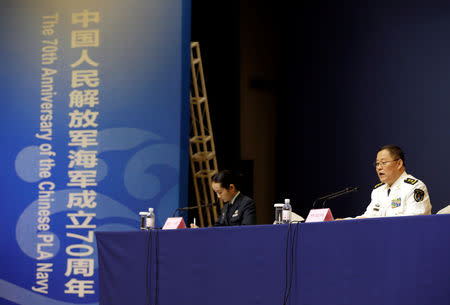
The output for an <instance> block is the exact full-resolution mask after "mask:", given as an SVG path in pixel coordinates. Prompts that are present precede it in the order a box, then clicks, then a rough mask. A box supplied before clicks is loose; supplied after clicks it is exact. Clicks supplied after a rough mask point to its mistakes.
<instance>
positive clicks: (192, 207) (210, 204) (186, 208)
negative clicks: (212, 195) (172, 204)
mask: <svg viewBox="0 0 450 305" xmlns="http://www.w3.org/2000/svg"><path fill="white" fill-rule="evenodd" d="M213 206H216V204H215V203H209V204H201V205H196V206H191V207H184V208H178V209H176V210H175V211H174V212H173V214H172V217H175V214H176V213H177V212H179V211H183V212H182V213H181V214H179V216H180V217H181V216H182V215H183V214H184V213H185V212H186V211H187V210H193V209H198V208H203V207H213Z"/></svg>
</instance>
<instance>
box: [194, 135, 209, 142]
mask: <svg viewBox="0 0 450 305" xmlns="http://www.w3.org/2000/svg"><path fill="white" fill-rule="evenodd" d="M208 141H211V136H204V137H203V136H195V137H192V138H190V139H189V142H191V143H206V142H208Z"/></svg>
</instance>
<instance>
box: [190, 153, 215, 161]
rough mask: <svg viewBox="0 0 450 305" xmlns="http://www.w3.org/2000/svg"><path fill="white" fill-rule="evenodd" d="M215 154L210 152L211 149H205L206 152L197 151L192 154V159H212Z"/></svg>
mask: <svg viewBox="0 0 450 305" xmlns="http://www.w3.org/2000/svg"><path fill="white" fill-rule="evenodd" d="M215 155H216V154H215V153H213V152H211V151H207V152H198V153H195V154H193V155H192V157H191V158H192V161H195V162H200V161H208V160H212V159H214V156H215Z"/></svg>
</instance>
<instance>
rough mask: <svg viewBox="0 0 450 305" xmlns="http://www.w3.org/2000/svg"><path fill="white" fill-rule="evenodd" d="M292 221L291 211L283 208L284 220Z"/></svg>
mask: <svg viewBox="0 0 450 305" xmlns="http://www.w3.org/2000/svg"><path fill="white" fill-rule="evenodd" d="M287 221H291V211H289V210H283V222H287Z"/></svg>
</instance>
